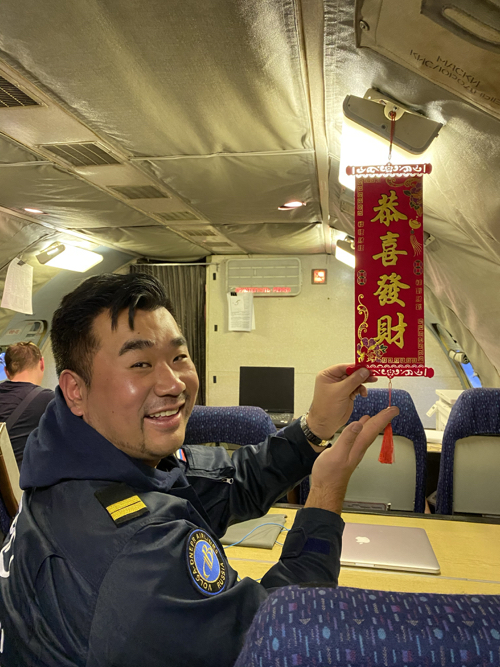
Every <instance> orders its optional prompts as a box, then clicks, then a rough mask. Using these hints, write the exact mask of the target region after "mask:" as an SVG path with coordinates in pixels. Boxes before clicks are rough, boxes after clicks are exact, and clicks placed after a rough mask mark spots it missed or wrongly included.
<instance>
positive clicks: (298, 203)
mask: <svg viewBox="0 0 500 667" xmlns="http://www.w3.org/2000/svg"><path fill="white" fill-rule="evenodd" d="M301 206H305V203H304V202H303V201H289V202H287V203H286V204H283V206H278V211H288V210H289V209H291V208H300V207H301Z"/></svg>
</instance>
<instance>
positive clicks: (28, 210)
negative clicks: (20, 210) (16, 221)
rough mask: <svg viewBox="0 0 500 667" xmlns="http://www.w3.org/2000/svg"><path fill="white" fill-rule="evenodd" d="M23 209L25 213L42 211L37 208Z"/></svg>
mask: <svg viewBox="0 0 500 667" xmlns="http://www.w3.org/2000/svg"><path fill="white" fill-rule="evenodd" d="M24 210H25V211H26V212H27V213H43V211H40V209H39V208H25V209H24Z"/></svg>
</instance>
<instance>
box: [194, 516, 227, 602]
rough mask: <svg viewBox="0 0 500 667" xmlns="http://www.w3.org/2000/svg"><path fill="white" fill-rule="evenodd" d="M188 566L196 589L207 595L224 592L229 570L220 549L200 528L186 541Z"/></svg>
mask: <svg viewBox="0 0 500 667" xmlns="http://www.w3.org/2000/svg"><path fill="white" fill-rule="evenodd" d="M186 558H187V566H188V570H189V573H190V575H191V578H192V580H193V583H194V585H195V588H196V589H197V590H199V591H200V592H201V593H204V594H205V595H217V593H220V592H222V591H223V590H224V588H225V586H226V581H227V570H226V564H225V562H224V559H223V558H222V555H221V552H220V550H219V547H218V546H217V545H216V544H215V542H214V541H213V539H212V538H211V537H210V535H209V534H208V533H207V532H206V531H205V530H201V529H200V528H199V529H197V530H193V531H192V532H191V533H190V534H189V535H188V537H187V540H186Z"/></svg>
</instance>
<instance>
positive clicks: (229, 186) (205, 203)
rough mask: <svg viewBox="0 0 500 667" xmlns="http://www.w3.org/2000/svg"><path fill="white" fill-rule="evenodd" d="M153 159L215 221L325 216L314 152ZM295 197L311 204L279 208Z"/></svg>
mask: <svg viewBox="0 0 500 667" xmlns="http://www.w3.org/2000/svg"><path fill="white" fill-rule="evenodd" d="M150 164H151V168H152V169H153V171H154V174H155V176H156V177H157V178H158V179H160V180H162V181H163V182H164V183H165V184H166V185H168V186H169V187H171V188H172V189H173V190H175V191H176V192H178V193H179V194H180V195H181V196H182V197H184V198H185V199H187V200H188V201H189V202H190V203H191V204H192V205H193V206H194V207H195V208H196V209H197V210H198V211H200V212H201V213H202V214H203V216H204V217H205V218H206V219H207V220H209V221H210V222H211V223H212V224H230V223H237V222H315V221H317V220H319V219H320V209H319V193H318V187H317V176H316V167H315V161H314V154H313V153H312V152H310V153H309V152H306V153H276V154H269V155H225V156H216V157H210V158H203V157H200V158H189V159H178V160H150ZM291 200H299V201H302V202H304V203H305V204H306V205H305V206H301V207H300V208H296V209H293V210H289V211H279V210H278V207H279V206H282V205H283V204H284V203H286V202H288V201H291Z"/></svg>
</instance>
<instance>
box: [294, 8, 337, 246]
mask: <svg viewBox="0 0 500 667" xmlns="http://www.w3.org/2000/svg"><path fill="white" fill-rule="evenodd" d="M297 3H298V8H299V9H300V15H301V18H302V22H301V25H302V40H303V49H304V55H305V67H306V73H307V83H308V90H307V92H308V94H307V99H308V102H309V108H310V114H311V120H312V133H313V141H314V148H315V160H316V175H317V179H318V190H319V199H320V201H319V204H320V208H321V222H322V229H323V241H324V245H325V252H326V253H327V254H328V255H330V254H331V253H332V243H331V233H330V225H329V219H330V212H329V209H330V192H329V165H330V162H329V155H328V142H327V135H326V120H325V118H326V116H325V87H324V57H323V53H324V51H323V20H324V19H323V0H306V1H304V0H297ZM319 23H321V25H320V26H319V25H318V24H319ZM318 27H320V28H321V30H319V29H318Z"/></svg>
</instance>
